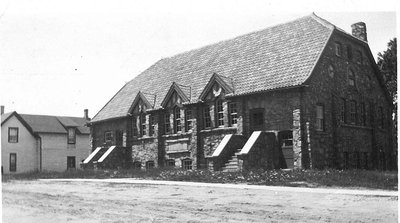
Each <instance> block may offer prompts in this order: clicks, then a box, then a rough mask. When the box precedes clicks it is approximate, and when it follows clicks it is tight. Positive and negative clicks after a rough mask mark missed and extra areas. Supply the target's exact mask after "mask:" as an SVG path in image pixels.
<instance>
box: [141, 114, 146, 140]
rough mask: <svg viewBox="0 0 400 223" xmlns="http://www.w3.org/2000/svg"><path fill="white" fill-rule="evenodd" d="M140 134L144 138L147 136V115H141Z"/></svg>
mask: <svg viewBox="0 0 400 223" xmlns="http://www.w3.org/2000/svg"><path fill="white" fill-rule="evenodd" d="M140 133H141V136H142V137H143V136H145V135H146V114H140Z"/></svg>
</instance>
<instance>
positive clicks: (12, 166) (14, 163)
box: [10, 153, 17, 172]
mask: <svg viewBox="0 0 400 223" xmlns="http://www.w3.org/2000/svg"><path fill="white" fill-rule="evenodd" d="M16 171H17V154H16V153H10V172H16Z"/></svg>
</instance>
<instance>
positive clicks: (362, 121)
mask: <svg viewBox="0 0 400 223" xmlns="http://www.w3.org/2000/svg"><path fill="white" fill-rule="evenodd" d="M366 119H367V118H366V115H365V103H361V104H360V125H362V126H366Z"/></svg>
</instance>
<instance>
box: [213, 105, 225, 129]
mask: <svg viewBox="0 0 400 223" xmlns="http://www.w3.org/2000/svg"><path fill="white" fill-rule="evenodd" d="M215 106H216V112H217V113H216V116H217V124H218V127H223V126H224V106H223V105H222V100H217V102H216V103H215Z"/></svg>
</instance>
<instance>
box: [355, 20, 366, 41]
mask: <svg viewBox="0 0 400 223" xmlns="http://www.w3.org/2000/svg"><path fill="white" fill-rule="evenodd" d="M351 34H352V35H353V36H354V37H357V38H359V39H361V40H364V41H365V42H368V39H367V26H366V25H365V23H363V22H357V23H354V24H353V25H351Z"/></svg>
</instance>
